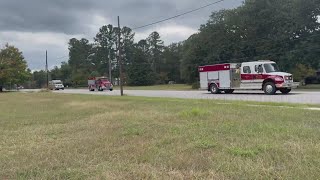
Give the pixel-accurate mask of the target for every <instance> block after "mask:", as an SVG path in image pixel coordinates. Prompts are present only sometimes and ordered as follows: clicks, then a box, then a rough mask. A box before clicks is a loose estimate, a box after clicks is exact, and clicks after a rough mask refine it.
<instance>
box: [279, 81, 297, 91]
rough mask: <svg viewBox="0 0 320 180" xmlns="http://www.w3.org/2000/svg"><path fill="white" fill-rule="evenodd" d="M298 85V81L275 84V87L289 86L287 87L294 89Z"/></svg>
mask: <svg viewBox="0 0 320 180" xmlns="http://www.w3.org/2000/svg"><path fill="white" fill-rule="evenodd" d="M299 85H300V83H298V82H291V83H282V84H277V85H276V86H277V88H289V89H294V88H297V87H298V86H299Z"/></svg>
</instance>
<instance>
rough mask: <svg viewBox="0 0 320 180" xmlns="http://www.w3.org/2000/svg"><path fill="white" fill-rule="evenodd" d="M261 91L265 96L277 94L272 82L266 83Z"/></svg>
mask: <svg viewBox="0 0 320 180" xmlns="http://www.w3.org/2000/svg"><path fill="white" fill-rule="evenodd" d="M263 91H264V92H265V93H266V94H267V95H274V94H275V93H276V92H277V88H276V85H275V84H274V83H273V82H267V83H265V84H264V86H263Z"/></svg>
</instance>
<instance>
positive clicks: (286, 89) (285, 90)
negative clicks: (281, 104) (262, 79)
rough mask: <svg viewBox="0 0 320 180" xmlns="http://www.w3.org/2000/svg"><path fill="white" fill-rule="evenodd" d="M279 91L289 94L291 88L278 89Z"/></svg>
mask: <svg viewBox="0 0 320 180" xmlns="http://www.w3.org/2000/svg"><path fill="white" fill-rule="evenodd" d="M280 92H281V93H282V94H289V93H290V92H291V89H288V88H284V89H280Z"/></svg>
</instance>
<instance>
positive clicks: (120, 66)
mask: <svg viewBox="0 0 320 180" xmlns="http://www.w3.org/2000/svg"><path fill="white" fill-rule="evenodd" d="M118 31H119V32H118V62H119V71H120V94H121V96H123V72H122V58H121V45H120V42H121V40H120V38H121V29H120V17H119V16H118Z"/></svg>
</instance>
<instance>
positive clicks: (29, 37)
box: [0, 0, 243, 70]
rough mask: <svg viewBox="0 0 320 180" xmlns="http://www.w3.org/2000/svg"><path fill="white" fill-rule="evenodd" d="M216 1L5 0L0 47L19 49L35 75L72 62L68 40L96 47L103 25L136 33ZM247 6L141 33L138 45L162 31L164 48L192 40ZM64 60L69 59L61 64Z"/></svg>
mask: <svg viewBox="0 0 320 180" xmlns="http://www.w3.org/2000/svg"><path fill="white" fill-rule="evenodd" d="M215 1H216V0H0V45H1V47H3V46H4V44H5V43H9V44H11V45H14V46H16V47H18V48H19V49H20V50H21V51H23V54H24V56H25V58H26V60H27V62H28V65H29V68H30V69H32V70H40V69H44V58H45V50H46V49H47V50H48V57H49V66H50V68H52V67H54V66H55V65H60V63H61V62H62V61H67V60H68V57H66V56H68V44H67V43H68V40H69V39H70V38H73V37H75V38H82V37H84V38H87V39H89V40H90V41H92V39H93V37H94V36H95V34H96V33H97V32H98V30H99V28H100V27H101V26H102V25H106V24H113V25H116V24H117V22H116V20H117V16H118V15H119V16H120V18H121V26H128V27H131V28H133V27H137V26H142V25H145V24H148V23H151V22H154V21H157V20H161V19H163V18H167V17H170V16H174V15H176V14H179V13H183V12H185V11H188V10H192V9H194V8H197V7H201V6H203V5H206V4H209V3H212V2H215ZM242 1H243V0H225V2H222V3H219V4H216V5H213V6H210V7H207V8H205V9H202V10H200V11H198V12H194V13H192V14H188V15H186V16H183V17H179V18H177V19H174V20H170V21H167V22H165V23H161V24H158V25H155V26H151V27H147V28H143V29H139V30H137V31H136V32H135V33H136V36H135V40H136V41H138V40H140V39H143V38H146V37H147V36H148V35H149V34H150V33H151V32H152V31H158V32H159V33H160V35H161V37H162V39H163V40H164V41H165V44H170V43H172V42H178V41H181V40H185V39H187V38H188V37H189V36H190V35H192V34H193V33H195V32H197V31H198V29H199V26H200V25H201V24H203V23H205V22H206V21H207V20H208V18H209V15H210V14H211V12H212V11H216V10H220V9H228V8H234V7H237V6H239V5H241V3H242ZM60 57H64V58H60Z"/></svg>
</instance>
